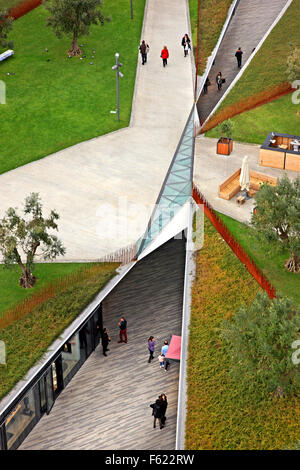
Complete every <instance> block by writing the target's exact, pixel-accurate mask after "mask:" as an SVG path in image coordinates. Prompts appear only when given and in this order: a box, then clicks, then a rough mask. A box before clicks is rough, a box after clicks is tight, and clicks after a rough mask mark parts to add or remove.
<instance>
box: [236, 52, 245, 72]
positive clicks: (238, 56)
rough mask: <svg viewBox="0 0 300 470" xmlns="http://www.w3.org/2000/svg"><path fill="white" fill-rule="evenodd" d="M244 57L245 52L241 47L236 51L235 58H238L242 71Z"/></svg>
mask: <svg viewBox="0 0 300 470" xmlns="http://www.w3.org/2000/svg"><path fill="white" fill-rule="evenodd" d="M242 55H243V51H242V49H241V48H240V47H239V48H238V50H237V51H236V53H235V57H236V60H237V64H238V68H239V69H240V68H241V66H242Z"/></svg>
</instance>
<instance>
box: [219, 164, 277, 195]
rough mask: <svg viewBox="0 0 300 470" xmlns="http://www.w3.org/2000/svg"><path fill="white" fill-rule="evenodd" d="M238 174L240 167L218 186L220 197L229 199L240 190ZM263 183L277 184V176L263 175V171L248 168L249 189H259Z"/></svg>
mask: <svg viewBox="0 0 300 470" xmlns="http://www.w3.org/2000/svg"><path fill="white" fill-rule="evenodd" d="M240 174H241V168H239V169H238V170H237V171H235V172H234V173H233V175H231V176H230V177H229V178H227V180H225V181H224V183H222V184H220V186H219V197H221V198H222V199H226V200H228V201H229V200H230V199H231V198H232V197H233V196H235V195H236V194H237V193H238V192H239V191H240V190H241V186H240ZM263 183H269V184H271V185H272V186H276V185H277V178H275V177H273V176H268V175H264V174H263V173H258V172H257V171H253V170H250V189H251V190H253V191H255V192H256V191H259V189H260V186H261V185H262V184H263Z"/></svg>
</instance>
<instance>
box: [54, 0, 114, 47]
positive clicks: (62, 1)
mask: <svg viewBox="0 0 300 470" xmlns="http://www.w3.org/2000/svg"><path fill="white" fill-rule="evenodd" d="M102 3H103V2H102V0H48V1H46V3H45V6H46V8H47V10H48V11H49V12H50V14H51V16H49V18H47V26H50V27H52V29H53V31H54V32H55V34H56V36H57V37H58V38H61V37H62V36H63V35H64V34H68V35H71V36H72V43H71V47H70V49H69V50H68V54H69V55H71V56H76V55H80V54H81V53H82V51H81V49H80V47H79V46H78V42H77V41H78V38H79V37H80V36H86V35H88V34H89V31H90V26H91V25H92V24H99V23H100V24H101V25H103V24H104V21H108V20H109V18H104V16H103V14H102V12H101V9H100V7H101V6H102Z"/></svg>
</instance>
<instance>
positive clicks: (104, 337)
mask: <svg viewBox="0 0 300 470" xmlns="http://www.w3.org/2000/svg"><path fill="white" fill-rule="evenodd" d="M109 342H110V337H109V336H108V331H107V329H106V328H104V329H103V332H102V347H103V356H107V354H106V351H109V349H108V347H107V346H108V343H109Z"/></svg>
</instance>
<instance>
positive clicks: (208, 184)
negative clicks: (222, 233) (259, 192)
mask: <svg viewBox="0 0 300 470" xmlns="http://www.w3.org/2000/svg"><path fill="white" fill-rule="evenodd" d="M216 147H217V139H211V138H208V137H203V136H200V137H197V139H196V146H195V166H194V182H195V184H196V185H197V186H198V188H199V189H200V191H201V193H202V194H203V195H204V196H205V198H206V199H207V200H208V202H209V203H210V204H211V205H212V207H213V208H214V209H216V210H217V211H220V212H222V213H223V214H226V215H229V216H230V217H233V218H234V219H236V220H239V221H240V222H244V223H248V222H249V221H250V219H251V211H252V209H253V207H254V200H253V199H248V201H246V202H245V204H243V205H242V206H238V205H237V203H236V197H233V198H232V199H231V200H230V201H226V200H225V199H221V198H219V197H218V189H219V185H220V184H221V183H223V182H224V181H225V180H226V179H227V178H229V176H231V175H232V174H233V173H234V172H235V171H236V170H238V169H239V168H241V166H242V161H243V158H244V156H245V155H248V157H249V169H250V170H253V171H258V172H259V173H264V174H266V175H269V176H276V177H279V178H280V177H281V176H282V175H283V173H286V174H287V175H288V177H289V178H291V179H294V178H296V177H297V175H299V172H294V171H283V170H278V169H275V168H268V167H264V166H260V165H259V164H258V160H259V149H260V145H254V144H242V143H237V142H234V143H233V152H232V153H231V155H229V156H225V155H217V153H216Z"/></svg>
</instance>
